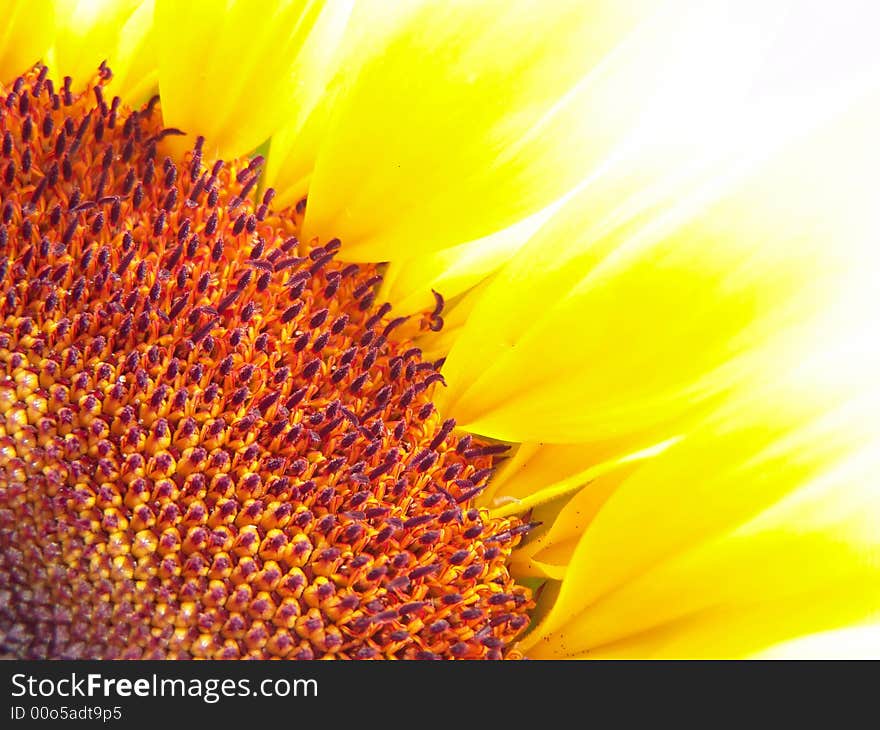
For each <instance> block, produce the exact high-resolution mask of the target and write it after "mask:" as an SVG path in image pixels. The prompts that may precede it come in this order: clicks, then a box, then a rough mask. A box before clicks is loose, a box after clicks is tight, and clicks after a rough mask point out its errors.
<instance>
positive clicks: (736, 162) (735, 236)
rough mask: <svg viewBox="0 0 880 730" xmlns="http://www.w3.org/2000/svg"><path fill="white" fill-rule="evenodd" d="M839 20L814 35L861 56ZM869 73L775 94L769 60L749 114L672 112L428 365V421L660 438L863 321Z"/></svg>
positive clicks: (565, 437)
mask: <svg viewBox="0 0 880 730" xmlns="http://www.w3.org/2000/svg"><path fill="white" fill-rule="evenodd" d="M844 18H847V19H849V21H850V25H853V24H854V25H858V23H859V22H861V21H859V19H858V18H857V17H855V16H854V15H853V16H849V15H845V16H844ZM803 23H806V21H803ZM835 23H837V25H835ZM807 25H810V24H809V23H807ZM841 25H842V24H841V23H840V22H839V19H837V18H836V19H835V22H829V24H828V25H827V27H826V28H824V30H823V32H824V34H825V36H826V38H831V39H833V40H836V41H837V42H839V43H840V45H841V46H843V45H844V44H845V42H846V43H850V44H851V46H850V47H849V48H848V49H847V50H848V52H852V53H856V49H858V48H859V46H860V44H861V46H862V50H863V51H864V47H865V44H867V43H868V41H867V40H864V37H865V33H864V32H863V31H862V32H859V28H850V30H852V33H851V34H849V35H847V36H845V37H844V36H843V32H842V31H841V28H840V26H841ZM810 27H812V26H810ZM846 27H849V26H846ZM794 28H795V30H797V29H798V28H799V26H798V25H797V24H794ZM816 32H818V31H816ZM731 35H735V34H734V33H733V32H731ZM688 37H689V36H688ZM785 38H786V39H788V40H792V41H795V40H799V36H798V38H794V39H792V38H789V37H788V36H786V37H785ZM806 38H807V40H808V41H809V40H810V38H811V36H809V35H806ZM873 49H874V47H873V46H871V47H870V48H869V50H868V51H865V53H868V54H869V55H870V53H873V54H874V55H875V56H876V55H877V53H876V51H875V50H873ZM847 58H849V56H847ZM871 60H873V61H874V63H875V66H874V67H871V66H870V63H869V61H871ZM799 62H800V59H798V63H799ZM768 63H769V62H768ZM780 63H781V61H780ZM707 64H708V66H707V67H706V66H703V67H700V72H701V73H702V72H704V71H708V72H709V73H712V70H713V67H712V64H711V57H710V58H709V59H707ZM876 64H877V60H876V59H875V58H874V57H873V56H871V57H870V58H868V59H866V60H865V63H864V64H863V65H861V66H858V67H856V68H854V69H851V71H852V73H851V75H849V76H846V77H845V78H843V79H841V78H840V74H831V73H825V74H824V76H823V77H822V78H823V80H830V79H837V81H838V83H834V84H831V83H829V85H828V86H827V87H822V88H823V92H822V93H820V92H819V90H818V88H819V87H818V86H817V87H816V88H813V87H810V89H807V90H803V91H799V90H797V89H791V90H790V93H789V94H788V96H786V94H785V93H783V92H780V93H778V94H777V93H771V89H775V88H776V87H777V86H779V85H783V81H782V80H781V78H782V79H784V78H786V74H785V73H783V71H782V70H780V69H778V68H776V66H774V64H772V63H770V64H769V67H768V69H766V76H761V78H760V79H759V81H760V83H758V82H756V83H754V84H752V85H751V87H750V88H749V96H748V99H749V100H750V104H751V105H745V106H737V107H736V113H734V109H732V108H731V107H730V106H727V105H724V104H720V102H719V104H720V105H719V106H713V107H712V108H713V110H714V111H713V112H712V118H713V119H714V122H717V124H716V123H714V122H713V124H712V125H710V126H709V127H708V128H703V124H704V123H705V122H706V121H707V119H706V117H705V115H703V116H701V117H700V118H699V124H698V126H697V127H696V128H695V127H693V126H690V121H693V120H691V117H690V112H691V111H692V110H693V109H692V107H688V106H685V107H684V108H683V111H682V115H681V119H680V120H679V122H680V124H677V125H673V126H672V127H668V126H666V125H663V124H661V125H658V126H657V127H655V128H654V127H652V129H650V130H646V131H645V132H644V135H643V136H642V137H641V138H639V140H638V141H637V142H636V141H634V142H633V144H632V145H631V146H630V147H628V148H627V150H626V154H621V155H619V156H617V157H616V158H615V159H614V160H613V161H611V162H609V164H608V166H607V167H606V168H605V169H604V170H603V171H602V173H601V174H598V175H597V176H596V177H595V178H594V180H593V181H592V183H591V184H590V185H588V186H587V187H586V189H585V190H584V192H583V193H582V194H580V195H579V196H578V197H577V198H576V199H575V200H573V201H572V202H571V203H569V204H568V205H567V206H566V207H565V208H564V209H563V211H562V212H561V213H560V214H559V215H558V216H557V217H556V218H555V219H554V220H553V221H551V222H550V223H549V224H548V225H547V226H545V227H544V228H543V229H542V230H541V231H539V232H538V234H537V235H536V236H535V238H534V239H533V240H532V241H531V242H530V243H529V244H527V245H526V246H525V247H523V248H522V249H521V250H520V251H519V252H518V253H517V254H516V256H515V257H514V259H513V260H512V261H511V263H510V264H509V265H508V266H507V267H505V268H504V269H503V270H502V271H501V272H500V273H499V274H498V275H497V277H496V278H495V280H494V281H493V283H492V285H491V287H489V288H488V289H487V290H486V293H485V295H484V296H483V297H482V299H481V300H480V301H479V302H478V303H477V304H476V306H475V308H474V311H473V313H472V315H471V318H470V319H469V321H468V324H467V327H466V328H465V330H464V332H463V333H462V335H461V336H460V337H459V339H458V340H457V341H456V343H455V345H454V346H453V348H452V350H451V352H450V354H449V357H448V359H447V361H446V364H445V365H444V370H443V372H444V376H445V377H446V380H447V382H448V383H449V386H450V387H449V390H448V391H447V392H446V393H445V395H441V396H440V397H441V405H442V407H443V408H444V409H445V412H447V413H449V414H450V415H451V416H453V417H455V418H456V419H457V421H458V423H459V425H460V426H461V427H462V428H466V429H468V430H471V431H475V432H478V433H483V434H486V435H488V436H491V437H494V438H499V439H502V440H508V441H539V442H548V441H549V442H562V443H571V442H593V441H600V440H605V439H608V438H609V437H611V436H614V437H616V438H619V439H621V440H623V441H625V439H626V436H627V435H628V434H645V433H650V432H652V431H659V433H660V434H661V436H660V437H661V438H665V437H666V436H668V435H669V434H670V433H675V432H677V430H680V429H678V428H677V426H676V424H677V423H678V422H679V421H681V420H682V419H684V418H685V417H690V416H693V415H695V414H694V412H695V411H696V410H698V409H702V410H705V409H706V408H708V407H709V406H711V404H712V402H713V401H714V399H716V398H717V397H719V396H720V395H722V394H723V393H724V392H726V391H727V390H728V389H730V388H731V387H734V386H735V385H736V384H738V383H742V382H747V381H748V380H750V379H754V378H763V377H765V376H766V375H768V374H769V373H770V372H771V371H777V372H778V371H779V370H780V369H782V368H785V367H787V366H790V365H791V364H792V363H796V362H797V361H798V359H799V357H800V354H801V353H802V352H803V349H804V348H810V347H812V346H814V345H816V343H824V342H827V341H828V339H829V337H830V336H831V333H833V332H834V331H836V329H837V328H838V326H839V324H840V323H841V322H845V321H848V320H849V319H850V318H855V319H857V320H858V319H859V318H862V317H863V316H864V314H863V312H861V311H860V309H859V306H860V305H858V306H856V303H857V296H856V295H854V292H856V291H861V292H862V293H864V292H865V291H866V290H869V289H870V288H871V287H873V286H875V285H876V276H875V275H874V274H875V272H876V268H874V267H876V266H877V265H878V251H877V246H876V243H875V242H876V236H877V232H878V220H877V216H876V215H875V212H874V211H875V209H876V194H875V188H874V180H875V176H876V169H877V167H878V164H880V148H878V147H877V145H874V144H872V141H871V140H872V139H873V136H874V130H875V129H876V126H877V124H878V123H880V101H878V97H877V95H876V85H877V81H878V78H880V75H878V74H877V72H876ZM864 68H868V69H872V70H871V73H870V74H868V75H864V74H863V73H862V71H863V69H864ZM774 73H775V74H776V76H774V75H773V74H774ZM780 77H781V78H780ZM785 88H786V89H787V88H788V87H785ZM658 93H660V92H658ZM872 94H873V95H872ZM661 97H662V93H661ZM663 108H664V109H666V107H663ZM667 111H668V109H667ZM716 113H717V114H718V115H719V116H717V118H716V116H715V115H716ZM667 121H668V120H667ZM701 130H702V134H701ZM671 131H675V135H672V134H671ZM676 161H677V162H676ZM832 242H833V243H832ZM872 281H873V282H874V283H872ZM444 401H445V402H444Z"/></svg>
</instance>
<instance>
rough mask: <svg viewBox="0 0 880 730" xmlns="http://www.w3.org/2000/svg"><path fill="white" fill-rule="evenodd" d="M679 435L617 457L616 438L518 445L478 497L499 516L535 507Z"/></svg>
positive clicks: (645, 455) (632, 461) (664, 445)
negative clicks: (588, 441)
mask: <svg viewBox="0 0 880 730" xmlns="http://www.w3.org/2000/svg"><path fill="white" fill-rule="evenodd" d="M679 439H680V437H678V436H676V437H672V438H669V439H666V440H665V441H661V442H659V443H655V444H651V445H650V446H646V447H645V448H642V449H638V450H634V451H631V452H630V453H627V454H625V455H623V456H620V453H621V450H622V449H621V446H620V444H618V443H617V442H615V441H613V440H612V441H609V442H607V443H603V444H535V443H525V444H521V445H520V447H519V449H518V450H517V451H516V453H515V454H514V455H513V456H512V457H511V458H510V459H508V460H507V461H505V462H504V463H503V465H502V466H501V467H499V469H498V471H497V472H496V474H495V475H494V476H493V477H492V480H491V481H490V482H489V486H488V487H487V488H486V490H485V491H484V492H483V493H482V495H481V501H482V502H483V503H484V504H487V505H488V506H490V507H491V508H492V513H493V515H495V516H498V517H507V516H509V515H513V514H519V513H522V512H525V511H526V510H530V509H533V508H534V507H537V506H538V505H541V504H545V503H547V502H550V501H551V500H554V499H558V498H560V497H564V496H566V495H571V493H573V492H575V491H577V490H578V489H579V488H580V487H582V486H583V485H584V484H587V483H588V482H591V481H593V480H594V479H598V478H599V477H601V476H604V475H605V474H608V473H609V472H612V471H616V470H619V469H621V468H624V467H627V466H629V465H632V464H638V463H640V462H642V461H643V460H645V459H650V458H653V457H655V456H657V455H658V454H662V453H663V452H664V451H665V450H666V449H667V448H669V447H670V446H672V445H673V444H674V443H676V442H677V441H678V440H679Z"/></svg>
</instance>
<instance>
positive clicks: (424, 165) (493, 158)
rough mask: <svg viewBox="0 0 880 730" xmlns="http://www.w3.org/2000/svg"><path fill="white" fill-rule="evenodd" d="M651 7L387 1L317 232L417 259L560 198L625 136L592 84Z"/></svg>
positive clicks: (356, 80) (517, 0)
mask: <svg viewBox="0 0 880 730" xmlns="http://www.w3.org/2000/svg"><path fill="white" fill-rule="evenodd" d="M650 5H651V4H650V3H641V2H619V1H617V0H614V1H612V0H608V1H605V0H600V1H597V2H590V3H584V2H581V1H580V0H560V1H558V2H552V3H547V2H541V1H537V0H513V1H511V0H480V1H479V2H472V1H471V0H454V1H453V2H449V0H426V1H425V2H421V3H412V4H409V5H406V4H400V5H397V4H394V3H391V4H388V3H375V4H374V5H373V6H372V7H373V8H374V10H373V11H372V16H373V17H372V18H371V23H373V24H374V25H378V26H381V28H382V30H381V31H380V32H379V33H378V34H377V35H378V37H379V38H380V39H381V40H380V42H378V43H370V42H369V38H368V39H367V42H365V43H363V44H362V47H361V48H359V52H358V57H357V58H356V59H353V63H355V64H356V72H355V73H353V74H352V76H353V79H352V80H351V82H350V83H348V84H347V85H346V88H345V89H344V90H343V91H342V92H340V94H339V97H338V98H337V100H336V103H335V108H334V110H333V114H332V115H331V119H330V121H329V124H328V127H327V130H326V134H325V139H324V143H323V144H322V146H321V148H320V150H319V152H318V157H317V161H316V165H315V171H314V174H313V177H312V181H311V186H310V188H309V204H308V208H307V211H306V218H305V222H304V237H305V238H306V239H309V238H311V237H313V236H315V237H318V238H320V239H323V240H327V239H328V238H330V237H333V236H338V237H339V238H341V239H342V241H343V244H344V245H343V248H342V251H341V255H342V256H343V257H345V258H347V259H349V260H372V261H377V260H378V261H382V260H391V259H395V258H397V259H400V258H412V257H415V256H418V255H422V254H424V253H427V252H431V251H436V250H439V249H442V248H447V247H450V246H455V245H457V244H462V243H466V242H467V241H473V240H476V239H478V238H481V237H483V236H486V235H488V234H490V233H491V232H493V231H497V230H501V229H503V228H506V227H507V226H509V225H512V224H513V223H515V222H516V221H519V220H522V219H523V218H525V217H527V216H529V215H531V214H533V213H535V212H537V211H538V210H540V209H541V208H543V207H545V206H546V205H548V204H550V203H551V202H552V201H553V200H556V199H557V198H559V197H560V196H561V195H562V194H563V193H565V192H566V191H568V190H570V189H571V188H572V187H574V185H575V184H576V183H577V182H578V181H580V180H581V179H583V177H584V175H585V170H586V169H588V168H589V167H590V164H591V162H592V161H594V160H596V159H597V158H598V157H600V156H601V154H602V150H603V149H604V148H605V146H606V142H607V137H608V135H609V134H612V133H616V132H613V129H614V127H615V122H616V120H611V119H607V118H606V119H604V120H595V119H594V118H593V117H591V116H590V114H589V112H588V109H589V107H590V102H591V94H590V88H589V86H590V82H591V78H590V75H591V73H596V69H597V68H598V67H599V66H600V65H601V64H602V62H603V59H604V58H605V56H606V55H607V54H609V53H611V52H612V50H613V49H614V48H615V47H616V46H617V45H618V44H619V43H621V41H622V40H623V39H624V38H625V37H626V36H627V34H628V33H629V32H630V31H631V30H632V29H633V27H634V26H635V25H636V24H637V22H638V20H639V19H640V17H641V15H640V14H639V12H637V11H638V8H639V7H640V6H641V7H642V8H644V7H645V6H650ZM388 6H391V7H392V10H391V11H389V10H388V9H387V8H388ZM401 7H404V8H406V9H407V12H400V9H401ZM389 15H390V16H391V17H390V19H389V18H388V17H387V16H389ZM389 28H390V29H389ZM371 30H372V28H371ZM587 120H593V121H594V123H593V124H592V126H590V125H586V129H585V128H584V127H585V122H586V121H587Z"/></svg>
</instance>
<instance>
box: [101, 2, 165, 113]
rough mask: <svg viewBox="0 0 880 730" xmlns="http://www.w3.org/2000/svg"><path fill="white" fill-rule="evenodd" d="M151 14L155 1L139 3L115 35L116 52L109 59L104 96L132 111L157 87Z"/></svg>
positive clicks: (154, 36) (154, 41) (153, 26)
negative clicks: (116, 98)
mask: <svg viewBox="0 0 880 730" xmlns="http://www.w3.org/2000/svg"><path fill="white" fill-rule="evenodd" d="M154 11H155V0H143V2H141V3H140V5H138V7H137V9H136V10H135V11H134V12H133V13H132V14H131V16H130V17H129V18H128V20H127V21H126V23H125V25H124V26H122V29H121V30H120V31H119V37H118V39H117V43H116V48H115V49H114V50H113V51H112V52H111V54H110V57H109V65H110V69H111V70H112V71H113V78H112V79H111V80H110V83H109V84H108V86H107V92H108V94H111V95H118V96H120V97H122V99H123V100H125V102H126V103H127V104H129V105H130V106H133V107H138V106H140V105H141V104H143V103H144V102H146V101H148V100H149V98H150V97H151V96H152V95H153V94H155V93H156V92H157V91H158V87H159V57H158V55H157V53H156V32H155V25H154V23H153V13H154Z"/></svg>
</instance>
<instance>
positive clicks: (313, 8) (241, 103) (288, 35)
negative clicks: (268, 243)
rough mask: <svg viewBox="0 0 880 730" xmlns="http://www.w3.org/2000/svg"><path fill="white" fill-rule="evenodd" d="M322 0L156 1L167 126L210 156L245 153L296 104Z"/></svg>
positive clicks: (177, 144) (179, 144)
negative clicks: (303, 57) (297, 73)
mask: <svg viewBox="0 0 880 730" xmlns="http://www.w3.org/2000/svg"><path fill="white" fill-rule="evenodd" d="M321 8H322V4H321V3H320V2H310V1H308V0H229V1H227V0H199V1H198V2H191V3H178V2H174V0H156V13H155V23H156V31H155V32H156V44H157V51H158V55H159V91H160V94H161V96H162V114H163V119H164V121H165V123H166V125H167V126H170V127H177V128H179V129H182V130H184V131H185V132H186V133H187V136H184V137H174V138H169V139H173V140H174V143H173V145H172V148H173V149H175V150H176V151H183V150H184V149H187V148H189V147H191V146H192V144H193V142H194V140H195V137H196V136H197V135H204V136H205V138H206V140H207V141H206V146H205V150H206V151H209V152H210V154H211V155H214V154H217V155H220V156H222V157H233V156H239V155H243V154H246V153H248V152H250V151H252V150H253V149H255V148H256V147H258V146H259V145H260V144H261V143H263V142H264V141H265V140H266V139H267V138H269V137H270V136H271V135H272V133H273V132H274V131H275V130H276V129H278V128H279V127H280V126H281V124H282V122H283V119H284V116H285V114H287V113H288V112H289V111H290V110H291V109H292V108H294V105H295V103H296V99H295V96H294V91H293V88H292V87H291V79H292V74H293V72H294V69H295V67H296V64H297V62H298V59H299V53H300V50H301V48H302V46H303V43H304V42H305V41H306V39H307V38H308V36H309V33H310V31H311V30H312V28H313V26H314V25H315V22H316V20H317V18H318V17H319V15H320V12H321Z"/></svg>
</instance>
